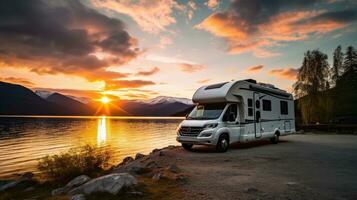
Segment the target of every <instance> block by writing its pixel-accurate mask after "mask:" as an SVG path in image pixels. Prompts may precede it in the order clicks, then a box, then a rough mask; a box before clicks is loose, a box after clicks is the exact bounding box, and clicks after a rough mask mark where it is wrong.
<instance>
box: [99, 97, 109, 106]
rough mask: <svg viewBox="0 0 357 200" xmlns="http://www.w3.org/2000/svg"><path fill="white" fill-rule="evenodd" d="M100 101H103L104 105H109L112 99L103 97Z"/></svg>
mask: <svg viewBox="0 0 357 200" xmlns="http://www.w3.org/2000/svg"><path fill="white" fill-rule="evenodd" d="M100 101H101V102H102V103H104V104H107V103H109V102H110V99H109V98H108V97H106V96H104V97H102V98H101V99H100Z"/></svg>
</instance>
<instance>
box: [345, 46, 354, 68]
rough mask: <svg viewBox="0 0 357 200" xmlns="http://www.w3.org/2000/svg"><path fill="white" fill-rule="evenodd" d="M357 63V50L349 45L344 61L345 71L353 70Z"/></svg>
mask: <svg viewBox="0 0 357 200" xmlns="http://www.w3.org/2000/svg"><path fill="white" fill-rule="evenodd" d="M356 64H357V52H356V50H355V49H354V47H353V46H349V47H347V50H346V54H345V61H344V63H343V68H344V72H348V71H350V70H353V66H355V65H356Z"/></svg>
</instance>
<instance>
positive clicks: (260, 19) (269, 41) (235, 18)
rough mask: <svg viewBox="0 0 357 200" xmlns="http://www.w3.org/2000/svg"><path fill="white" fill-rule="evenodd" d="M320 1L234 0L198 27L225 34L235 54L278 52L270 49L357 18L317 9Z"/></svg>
mask: <svg viewBox="0 0 357 200" xmlns="http://www.w3.org/2000/svg"><path fill="white" fill-rule="evenodd" d="M322 4H327V3H326V2H324V1H319V0H289V1H286V0H271V1H265V0H233V1H232V3H231V4H230V7H229V9H228V11H225V12H217V13H214V14H212V15H210V16H209V17H208V18H206V19H205V20H204V21H203V22H202V23H200V24H199V25H197V26H196V27H197V28H199V29H204V30H207V31H209V32H211V33H212V34H214V35H216V36H218V37H222V38H224V39H225V40H226V41H227V44H228V51H229V52H230V53H233V54H239V53H243V52H253V53H254V54H255V55H256V56H258V57H270V56H275V55H278V54H277V53H274V52H270V51H268V50H267V48H269V47H272V46H275V45H278V44H279V43H281V42H287V41H297V40H304V39H308V38H310V37H312V36H316V35H320V34H324V33H327V32H331V31H334V30H337V29H341V28H344V27H346V26H348V25H349V24H351V22H352V21H355V20H356V19H357V14H356V12H357V9H356V6H351V7H352V8H351V9H348V10H339V11H334V10H325V9H324V10H322V9H321V10H316V9H315V8H317V7H318V6H319V5H322Z"/></svg>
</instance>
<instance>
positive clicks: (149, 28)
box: [92, 0, 182, 33]
mask: <svg viewBox="0 0 357 200" xmlns="http://www.w3.org/2000/svg"><path fill="white" fill-rule="evenodd" d="M92 2H93V4H94V6H96V7H99V8H106V9H109V10H112V11H115V12H119V13H123V14H126V15H129V16H130V17H131V18H132V19H133V20H134V21H135V22H136V23H137V24H138V25H139V26H140V27H141V28H142V29H143V30H144V31H146V32H149V33H159V32H162V31H167V28H168V26H170V25H171V24H175V23H176V19H175V17H174V16H173V11H174V10H175V9H176V10H180V9H182V6H181V5H179V4H178V3H177V2H176V1H174V0H156V1H152V0H138V1H130V0H122V1H111V0H93V1H92Z"/></svg>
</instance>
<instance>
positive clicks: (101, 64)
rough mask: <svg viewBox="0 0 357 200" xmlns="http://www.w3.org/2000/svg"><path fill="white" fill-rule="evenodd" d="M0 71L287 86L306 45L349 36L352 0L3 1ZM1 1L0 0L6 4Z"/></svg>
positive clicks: (134, 91) (94, 86)
mask: <svg viewBox="0 0 357 200" xmlns="http://www.w3.org/2000/svg"><path fill="white" fill-rule="evenodd" d="M1 4H4V5H1V6H0V13H1V14H0V15H1V17H0V43H1V44H2V45H1V46H0V81H6V82H12V83H18V84H21V85H24V86H27V87H30V88H32V89H34V90H36V89H40V90H49V91H58V92H60V93H63V94H69V95H75V96H85V97H90V98H98V96H100V95H102V94H103V92H104V91H106V94H108V95H113V96H117V97H119V98H122V99H146V98H152V97H155V96H158V95H167V96H177V97H187V98H191V97H192V94H193V93H194V91H195V90H196V89H197V88H198V87H200V86H201V85H204V84H212V83H217V82H222V81H229V80H232V79H236V80H238V79H246V78H254V79H257V80H258V81H261V82H268V83H272V84H274V85H276V86H278V87H280V88H282V89H285V90H289V91H290V90H291V86H292V84H293V83H294V81H295V78H296V73H297V68H298V67H299V66H300V65H301V62H302V58H303V54H304V52H305V51H307V50H308V49H316V48H319V49H320V50H321V51H323V52H325V53H327V54H328V55H329V60H330V61H331V54H332V52H333V50H334V48H336V46H337V45H342V46H343V48H345V47H347V45H354V46H356V45H357V44H356V40H355V35H356V32H357V31H356V27H357V26H356V20H357V16H356V14H355V13H356V12H357V3H356V2H355V1H349V0H341V1H313V0H312V1H304V0H302V1H301V0H291V1H284V0H273V1H269V3H266V1H260V0H251V1H246V0H233V1H220V0H209V1H208V0H207V1H198V0H177V1H175V0H157V1H151V0H137V1H130V0H123V1H112V0H74V1H70V0H64V1H51V2H48V1H37V2H35V3H34V2H29V1H10V0H9V1H3V2H2V3H1ZM5 4H6V6H5Z"/></svg>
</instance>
